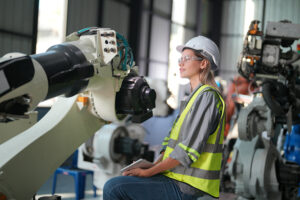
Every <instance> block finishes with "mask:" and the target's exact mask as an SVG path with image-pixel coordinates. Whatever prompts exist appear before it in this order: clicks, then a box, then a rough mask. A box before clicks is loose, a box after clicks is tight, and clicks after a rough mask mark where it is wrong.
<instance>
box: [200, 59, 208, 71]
mask: <svg viewBox="0 0 300 200" xmlns="http://www.w3.org/2000/svg"><path fill="white" fill-rule="evenodd" d="M208 65H209V62H208V60H207V59H204V60H202V61H201V62H200V69H202V70H203V69H205V68H206V67H207V66H208Z"/></svg>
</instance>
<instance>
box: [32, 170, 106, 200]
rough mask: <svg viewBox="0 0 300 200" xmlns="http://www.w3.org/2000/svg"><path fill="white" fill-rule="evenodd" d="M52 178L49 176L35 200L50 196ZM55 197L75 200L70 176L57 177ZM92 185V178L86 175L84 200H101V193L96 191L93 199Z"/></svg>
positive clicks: (72, 181) (73, 185)
mask: <svg viewBox="0 0 300 200" xmlns="http://www.w3.org/2000/svg"><path fill="white" fill-rule="evenodd" d="M52 183H53V176H51V177H50V178H49V179H48V180H47V181H46V183H45V184H44V185H43V186H42V187H41V188H40V189H39V190H38V192H37V194H36V199H39V198H40V197H45V196H51V191H52ZM55 195H59V196H61V197H62V199H63V200H75V184H74V179H73V177H72V176H66V175H61V174H60V175H58V176H57V181H56V191H55ZM93 195H94V191H93V183H92V176H91V175H87V177H86V184H85V197H84V200H102V191H101V190H99V189H98V190H97V197H93Z"/></svg>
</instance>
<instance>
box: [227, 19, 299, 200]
mask: <svg viewBox="0 0 300 200" xmlns="http://www.w3.org/2000/svg"><path fill="white" fill-rule="evenodd" d="M299 38H300V25H299V24H293V23H291V22H289V21H281V22H269V23H268V24H267V27H266V32H265V34H264V33H263V32H262V31H261V30H260V29H259V21H256V20H254V21H252V23H251V25H250V27H249V31H248V32H247V35H246V37H245V40H244V46H243V52H242V54H241V57H240V60H239V63H238V71H239V73H240V74H241V75H242V76H244V77H245V78H246V79H248V80H249V81H253V82H255V83H256V84H257V86H258V87H260V91H258V92H256V93H255V94H254V98H253V101H252V102H251V103H250V104H249V105H248V106H246V107H244V108H242V109H241V111H240V113H239V117H238V139H237V141H236V143H235V146H234V150H233V155H232V160H231V162H230V164H229V166H228V172H229V175H230V177H231V180H232V181H233V182H234V183H235V193H236V194H237V195H239V197H238V199H297V196H298V191H297V190H298V187H299V186H298V185H299V182H300V165H299V161H298V160H297V159H295V157H298V156H299V155H298V153H299V152H298V151H297V150H293V149H295V148H297V147H298V145H299V144H296V141H298V140H297V138H296V137H295V135H297V134H298V133H299V131H298V129H297V127H298V124H299V119H300V118H299V112H300V110H299V109H300V91H299V89H300V79H299V78H300V71H299V70H300V69H299V66H300V65H299V62H298V61H299V59H300V54H299V52H296V51H295V50H293V49H292V48H291V45H292V44H293V42H294V41H297V40H299ZM292 130H293V131H292ZM285 135H286V139H287V140H286V142H285V144H284V145H283V141H284V136H285ZM291 140H294V142H293V141H291ZM283 146H284V147H283ZM292 155H293V156H292Z"/></svg>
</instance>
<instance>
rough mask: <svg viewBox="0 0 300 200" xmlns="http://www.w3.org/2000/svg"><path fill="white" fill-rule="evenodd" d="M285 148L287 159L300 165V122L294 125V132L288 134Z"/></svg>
mask: <svg viewBox="0 0 300 200" xmlns="http://www.w3.org/2000/svg"><path fill="white" fill-rule="evenodd" d="M283 149H284V155H285V158H286V159H287V160H289V161H292V162H296V163H298V164H299V165H300V124H296V125H293V126H292V132H291V133H290V134H288V135H287V136H286V138H285V143H284V147H283Z"/></svg>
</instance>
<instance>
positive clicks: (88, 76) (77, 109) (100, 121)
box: [0, 28, 156, 199]
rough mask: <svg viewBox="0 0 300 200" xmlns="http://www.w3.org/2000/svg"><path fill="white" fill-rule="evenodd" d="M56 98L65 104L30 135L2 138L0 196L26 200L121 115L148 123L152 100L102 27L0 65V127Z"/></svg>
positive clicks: (123, 49) (120, 43)
mask: <svg viewBox="0 0 300 200" xmlns="http://www.w3.org/2000/svg"><path fill="white" fill-rule="evenodd" d="M58 95H64V96H65V97H69V98H65V97H60V98H59V100H58V102H57V103H55V104H54V105H53V107H52V108H51V110H50V111H49V112H48V113H47V115H46V116H45V117H44V118H42V119H41V120H40V121H39V122H38V123H36V124H35V125H34V126H32V127H31V128H29V129H27V130H26V131H24V132H22V133H20V134H18V135H16V136H14V135H13V136H12V137H11V138H10V137H8V136H7V135H9V131H5V132H3V131H2V130H1V131H0V132H1V133H0V134H5V135H6V137H4V138H9V139H6V140H5V141H4V140H0V157H1V159H0V197H2V198H4V197H5V198H6V199H30V198H31V197H32V196H33V195H34V194H35V192H36V191H37V190H38V189H39V187H40V186H41V185H42V184H43V183H44V182H45V181H46V180H47V178H49V176H50V175H51V174H52V173H53V172H54V170H55V169H56V168H57V167H58V166H59V165H60V164H61V163H62V162H63V161H64V160H65V159H66V158H67V157H68V156H69V155H70V154H71V153H72V152H74V151H75V149H76V148H77V147H78V146H79V145H80V144H82V143H83V142H85V141H86V140H87V139H88V138H89V137H91V136H92V135H93V134H94V133H95V132H96V131H97V130H98V129H99V128H100V127H101V126H103V125H104V124H106V123H108V122H112V121H118V120H121V119H122V118H123V117H124V116H125V115H126V114H131V115H133V118H132V119H133V121H135V122H141V121H144V120H146V119H148V118H149V117H151V116H152V109H153V108H154V107H155V97H156V95H155V91H154V90H152V89H151V88H150V87H149V86H148V84H147V82H146V81H145V79H144V78H143V77H139V76H137V73H136V72H135V69H134V62H133V57H132V53H131V50H130V48H129V46H128V44H127V42H126V40H125V39H124V38H123V37H122V36H121V35H119V34H118V33H116V32H115V31H113V30H111V29H102V28H87V29H83V30H81V31H78V32H76V33H73V34H71V35H70V36H68V37H67V42H65V43H62V44H59V45H55V46H53V47H51V48H50V49H48V51H47V52H45V53H42V54H36V55H31V56H21V57H19V56H18V57H10V56H9V55H8V56H5V57H4V58H2V60H1V62H0V121H1V122H2V123H0V125H1V126H0V127H3V126H5V124H9V123H14V121H16V120H22V118H26V117H27V116H28V113H29V111H32V110H33V109H34V108H35V107H36V106H37V105H38V103H39V102H41V101H43V100H46V99H49V98H51V97H55V96H58ZM3 124H4V125H3ZM0 139H1V137H0ZM1 195H2V196H1Z"/></svg>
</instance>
